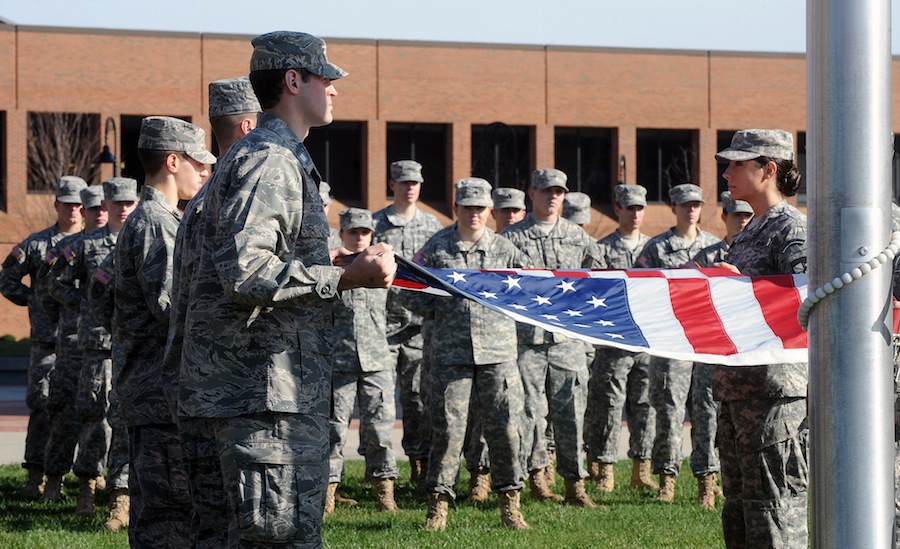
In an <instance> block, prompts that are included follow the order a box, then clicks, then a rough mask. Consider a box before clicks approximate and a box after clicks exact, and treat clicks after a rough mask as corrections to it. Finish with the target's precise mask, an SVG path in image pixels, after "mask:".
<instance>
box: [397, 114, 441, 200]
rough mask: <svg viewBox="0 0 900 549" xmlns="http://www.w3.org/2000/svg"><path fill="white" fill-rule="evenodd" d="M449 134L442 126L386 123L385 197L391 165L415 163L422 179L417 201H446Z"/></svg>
mask: <svg viewBox="0 0 900 549" xmlns="http://www.w3.org/2000/svg"><path fill="white" fill-rule="evenodd" d="M449 132H450V128H449V126H447V125H446V124H415V123H405V122H390V123H388V125H387V159H386V160H387V168H388V173H387V174H385V191H386V193H387V196H390V195H391V188H390V184H389V183H388V179H390V176H391V174H390V169H391V162H394V161H396V160H415V161H416V162H418V163H419V164H421V165H422V176H423V177H424V178H425V183H424V184H423V185H422V191H421V193H420V195H419V199H420V200H422V201H423V202H437V203H441V204H447V203H448V202H449V194H448V188H449V186H448V185H447V174H448V173H449V168H448V164H447V157H448V154H447V151H448V149H449V139H448V138H447V135H448V134H449Z"/></svg>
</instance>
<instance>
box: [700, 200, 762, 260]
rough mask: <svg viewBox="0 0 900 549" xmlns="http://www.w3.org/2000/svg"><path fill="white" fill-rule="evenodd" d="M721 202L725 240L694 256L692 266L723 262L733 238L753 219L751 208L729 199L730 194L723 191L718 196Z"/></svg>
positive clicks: (743, 203)
mask: <svg viewBox="0 0 900 549" xmlns="http://www.w3.org/2000/svg"><path fill="white" fill-rule="evenodd" d="M719 201H721V202H722V222H723V223H725V238H723V239H722V240H721V241H719V242H716V243H715V244H713V245H712V246H707V247H706V248H703V249H702V250H700V252H699V253H698V254H697V255H695V256H694V265H695V266H697V267H700V268H703V267H712V266H713V265H714V264H716V263H719V262H721V261H725V256H726V255H728V249H729V248H730V247H731V243H732V242H734V237H735V236H736V235H737V234H738V233H739V232H741V229H743V228H744V227H746V226H747V223H750V219H752V218H753V208H751V207H750V204H748V203H746V202H744V201H743V200H735V199H733V198H731V192H729V191H723V192H722V194H720V195H719Z"/></svg>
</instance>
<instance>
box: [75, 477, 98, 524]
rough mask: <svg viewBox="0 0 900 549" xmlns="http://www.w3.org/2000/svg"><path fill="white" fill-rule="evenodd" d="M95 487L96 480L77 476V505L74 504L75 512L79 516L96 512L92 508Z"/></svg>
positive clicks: (91, 514)
mask: <svg viewBox="0 0 900 549" xmlns="http://www.w3.org/2000/svg"><path fill="white" fill-rule="evenodd" d="M96 489H97V481H96V480H95V479H93V478H88V477H78V505H76V506H75V514H76V515H78V516H79V517H92V516H94V513H95V512H96V509H95V508H94V491H95V490H96Z"/></svg>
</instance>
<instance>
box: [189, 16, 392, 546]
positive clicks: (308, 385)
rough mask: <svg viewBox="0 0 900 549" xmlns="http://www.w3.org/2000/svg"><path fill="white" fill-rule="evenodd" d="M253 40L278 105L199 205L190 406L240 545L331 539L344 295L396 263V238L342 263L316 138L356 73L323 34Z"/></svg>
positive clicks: (261, 85) (265, 87) (253, 76)
mask: <svg viewBox="0 0 900 549" xmlns="http://www.w3.org/2000/svg"><path fill="white" fill-rule="evenodd" d="M252 44H253V46H254V50H253V54H252V57H251V60H250V81H251V82H252V83H253V89H254V91H255V92H256V95H257V97H258V98H259V100H260V104H261V105H262V108H263V111H264V112H263V114H262V115H261V116H260V117H259V125H258V127H257V129H256V130H255V131H253V132H250V133H249V134H248V135H247V136H245V137H244V138H243V139H241V140H240V141H238V142H237V143H235V144H234V145H232V147H231V148H230V149H229V150H228V152H227V153H226V154H225V156H224V157H223V158H222V161H221V162H220V163H219V165H218V167H217V168H216V171H215V173H214V174H213V177H212V179H211V181H210V182H209V183H208V188H207V190H206V191H204V196H203V204H202V208H201V209H199V210H197V216H198V219H197V220H196V227H197V229H196V231H194V236H193V238H195V239H196V248H195V249H196V250H197V252H196V254H195V257H194V258H193V266H192V267H191V273H192V274H191V276H190V282H189V288H188V295H187V298H186V299H187V301H186V305H185V317H184V319H185V320H184V338H183V342H182V352H181V364H180V372H179V378H178V389H179V393H178V415H179V420H184V419H186V418H207V419H211V420H213V424H214V428H215V429H214V430H215V436H216V443H217V446H218V449H219V452H220V456H219V457H220V463H221V466H222V475H223V483H224V486H225V493H226V498H227V505H228V517H229V539H228V544H229V546H233V547H234V546H239V545H240V546H254V547H264V546H278V547H284V546H286V545H288V544H290V545H291V546H292V547H319V546H321V543H322V542H321V524H322V514H323V511H324V506H325V493H326V488H327V481H328V446H329V436H328V416H329V408H330V401H331V364H330V360H331V352H332V351H331V347H330V343H331V331H332V324H333V312H332V305H333V301H334V300H336V299H337V298H338V292H339V291H342V290H349V289H352V288H355V287H362V286H368V287H382V288H384V287H387V285H388V284H389V283H390V281H391V279H392V278H393V274H394V271H395V270H396V264H395V263H394V260H393V254H391V253H390V251H391V248H390V246H389V245H384V244H383V245H376V246H372V247H370V248H368V249H367V250H366V251H364V252H362V253H361V254H360V255H359V256H357V257H356V259H355V260H354V261H352V262H351V263H350V264H349V265H348V266H347V267H345V268H340V267H334V266H332V265H331V257H330V256H329V253H328V247H327V238H328V221H327V219H326V218H325V212H324V210H323V208H322V201H321V198H320V197H319V191H318V183H319V181H321V179H320V178H319V176H318V172H317V171H316V168H315V165H314V164H313V162H312V160H311V158H310V157H309V153H308V152H307V150H306V147H304V145H303V142H302V139H304V138H305V137H306V135H307V134H308V132H309V129H310V128H311V127H313V126H322V125H326V124H328V123H330V122H331V120H332V113H331V108H332V107H331V100H332V97H334V96H335V95H336V94H337V92H336V91H335V89H334V86H333V84H332V81H333V80H337V79H338V78H341V77H342V76H344V75H345V74H346V73H345V72H344V71H343V70H341V69H340V68H339V67H337V66H336V65H333V64H332V63H330V62H328V59H327V57H326V55H325V43H324V41H322V40H321V39H320V38H317V37H315V36H311V35H308V34H303V33H295V32H274V33H269V34H265V35H261V36H258V37H256V38H254V39H253V41H252ZM271 486H277V487H278V489H277V490H274V489H271V488H270V487H271Z"/></svg>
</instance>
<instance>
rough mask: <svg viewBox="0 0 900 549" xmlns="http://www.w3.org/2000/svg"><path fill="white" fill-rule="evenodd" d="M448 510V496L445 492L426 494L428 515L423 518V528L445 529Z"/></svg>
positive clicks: (436, 530)
mask: <svg viewBox="0 0 900 549" xmlns="http://www.w3.org/2000/svg"><path fill="white" fill-rule="evenodd" d="M449 512H450V496H448V495H447V494H428V515H427V516H426V518H425V529H426V530H428V531H430V532H443V531H444V530H446V529H447V514H448V513H449Z"/></svg>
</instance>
